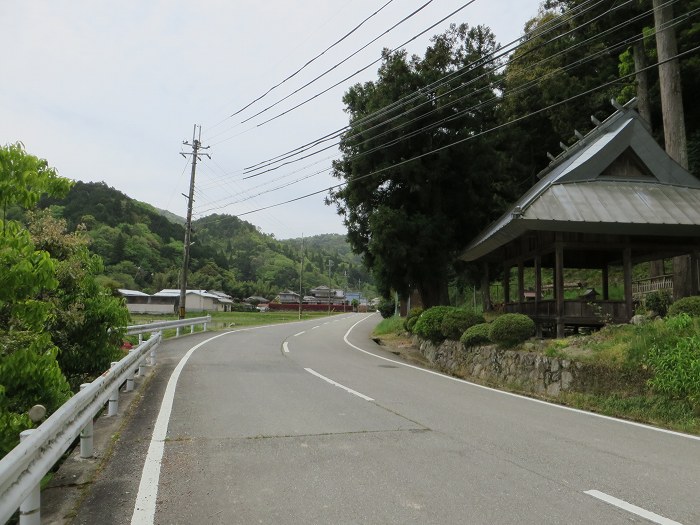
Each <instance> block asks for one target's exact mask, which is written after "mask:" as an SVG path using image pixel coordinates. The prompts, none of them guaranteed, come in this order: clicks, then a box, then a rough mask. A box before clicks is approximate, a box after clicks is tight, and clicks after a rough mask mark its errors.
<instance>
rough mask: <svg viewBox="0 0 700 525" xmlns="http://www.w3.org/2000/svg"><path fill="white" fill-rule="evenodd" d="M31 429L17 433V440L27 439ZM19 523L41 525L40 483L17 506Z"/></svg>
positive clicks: (21, 524)
mask: <svg viewBox="0 0 700 525" xmlns="http://www.w3.org/2000/svg"><path fill="white" fill-rule="evenodd" d="M32 432H34V430H33V429H29V430H25V431H24V432H21V433H20V435H19V440H20V441H24V440H25V439H27V438H28V437H29V436H30V435H31V434H32ZM19 525H41V485H39V484H37V486H36V487H34V488H33V489H32V491H31V493H30V494H29V496H27V499H25V500H24V501H23V502H22V504H21V505H20V506H19Z"/></svg>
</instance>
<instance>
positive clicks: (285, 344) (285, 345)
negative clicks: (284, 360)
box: [282, 341, 289, 354]
mask: <svg viewBox="0 0 700 525" xmlns="http://www.w3.org/2000/svg"><path fill="white" fill-rule="evenodd" d="M282 348H283V349H284V351H285V353H287V354H288V353H289V343H287V341H285V342H284V343H283V344H282Z"/></svg>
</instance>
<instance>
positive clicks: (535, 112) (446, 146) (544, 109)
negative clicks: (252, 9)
mask: <svg viewBox="0 0 700 525" xmlns="http://www.w3.org/2000/svg"><path fill="white" fill-rule="evenodd" d="M698 50H700V46H696V47H694V48H692V49H689V50H687V51H684V52H682V53H678V54H676V55H675V56H673V57H670V58H668V59H666V60H663V61H660V62H657V63H656V64H653V65H651V66H647V67H645V68H643V69H641V70H639V71H636V72H634V73H629V74H627V75H623V76H621V77H620V78H618V79H615V80H611V81H609V82H605V83H603V84H600V85H598V86H596V87H594V88H591V89H588V90H586V91H584V92H582V93H579V94H577V95H573V96H571V97H569V98H567V99H565V100H562V101H559V102H555V103H553V104H550V105H549V106H547V107H545V108H541V109H538V110H536V111H533V112H531V113H528V114H527V115H523V116H522V117H518V118H515V119H513V120H510V121H508V122H505V123H503V124H499V125H497V126H494V127H492V128H489V129H487V130H485V131H482V132H480V133H477V134H475V135H471V136H469V137H465V138H463V139H460V140H457V141H454V142H452V143H450V144H446V145H445V146H442V147H440V148H437V149H434V150H431V151H428V152H426V153H423V154H421V155H417V156H415V157H411V158H410V159H406V160H403V161H401V162H397V163H396V164H393V165H391V166H387V167H385V168H381V169H378V170H375V171H373V172H370V173H367V174H365V175H360V176H358V177H355V178H353V179H352V180H351V181H345V182H341V183H339V184H335V185H333V186H329V187H327V188H324V189H322V190H318V191H315V192H312V193H308V194H306V195H302V196H299V197H295V198H294V199H289V200H286V201H283V202H279V203H276V204H271V205H269V206H265V207H262V208H259V209H257V210H251V211H248V212H245V213H244V214H241V215H250V214H252V213H257V212H259V211H263V210H269V209H271V208H276V207H279V206H284V205H285V204H290V203H292V202H297V201H299V200H302V199H306V198H309V197H313V196H314V195H319V194H321V193H324V192H327V191H333V190H335V189H338V188H342V187H343V186H346V185H347V184H349V183H350V182H356V181H359V180H363V179H366V178H369V177H371V176H373V175H377V174H379V173H383V172H385V171H388V170H391V169H394V168H398V167H400V166H402V165H404V164H408V163H409V162H414V161H416V160H419V159H421V158H423V157H427V156H428V155H434V154H435V153H438V152H440V151H443V150H446V149H448V148H451V147H454V146H456V145H458V144H462V143H464V142H467V141H470V140H474V139H476V138H479V137H481V136H483V135H486V134H488V133H492V132H494V131H498V130H500V129H503V128H505V127H508V126H511V125H513V124H517V123H518V122H522V121H523V120H526V119H528V118H530V117H533V116H535V115H539V114H541V113H544V112H545V111H549V110H550V109H553V108H556V107H558V106H561V105H564V104H567V103H569V102H572V101H574V100H576V99H579V98H581V97H584V96H586V95H590V94H591V93H594V92H596V91H598V90H600V89H603V88H606V87H609V86H611V85H613V84H616V83H618V82H619V81H620V80H623V79H627V78H631V77H634V76H635V75H636V74H637V73H641V72H643V71H648V70H650V69H653V68H655V67H658V66H659V65H661V64H665V63H666V62H670V61H672V60H676V59H678V58H681V57H683V56H686V55H689V54H691V53H694V52H696V51H698ZM239 216H240V215H239Z"/></svg>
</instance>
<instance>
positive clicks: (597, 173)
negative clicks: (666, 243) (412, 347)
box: [460, 100, 700, 261]
mask: <svg viewBox="0 0 700 525" xmlns="http://www.w3.org/2000/svg"><path fill="white" fill-rule="evenodd" d="M634 102H635V101H634V100H633V101H631V102H630V103H628V104H627V105H625V106H624V107H622V106H617V107H618V111H617V112H616V113H614V114H613V115H612V116H610V117H609V118H608V119H607V120H606V121H605V122H603V123H601V124H599V125H598V126H597V127H596V128H595V129H593V131H591V132H590V133H589V134H588V135H586V136H585V137H582V138H581V140H579V141H578V142H577V143H576V144H574V145H573V146H571V147H569V148H566V150H565V151H564V152H563V153H562V154H561V155H559V156H558V157H556V158H555V159H553V160H552V162H551V163H550V165H549V166H548V167H547V168H546V169H545V170H543V171H542V172H540V174H539V175H538V177H539V178H540V180H539V182H537V184H535V185H534V186H533V187H532V188H530V189H529V190H528V191H527V192H526V193H525V194H524V195H523V196H522V197H521V198H520V199H518V201H517V202H516V203H515V204H514V205H513V206H512V207H511V208H510V209H509V210H508V211H507V212H506V213H505V214H503V215H502V216H501V217H500V218H499V219H498V220H496V221H495V222H493V223H492V224H491V225H490V226H488V227H487V228H486V229H485V230H484V231H483V232H482V233H481V234H480V235H479V236H478V237H476V238H475V239H474V240H473V241H472V242H471V243H470V244H469V246H468V247H467V248H466V249H465V250H464V252H462V255H461V256H460V258H461V259H463V260H465V261H474V260H476V259H479V258H481V257H483V256H485V255H488V254H489V253H491V252H492V251H494V250H496V249H497V248H499V247H501V246H503V245H504V244H506V243H508V242H510V241H511V240H513V239H516V238H517V237H519V236H520V235H522V234H523V233H525V232H526V231H532V230H547V231H576V232H586V233H617V234H630V235H634V234H648V235H688V234H695V235H700V180H698V179H696V178H695V177H694V176H693V175H691V174H690V173H689V172H688V171H686V170H685V169H683V168H682V167H681V166H680V165H678V164H677V163H676V162H675V161H674V160H673V159H671V157H669V156H668V155H667V154H666V152H665V151H664V150H663V149H662V148H661V147H660V146H659V145H658V144H657V143H656V141H655V140H654V138H653V137H652V136H651V134H650V133H649V131H648V129H647V127H646V124H645V123H644V122H643V121H642V119H641V117H640V116H639V115H638V114H637V113H636V112H635V111H634V110H633V109H632V107H633V105H634Z"/></svg>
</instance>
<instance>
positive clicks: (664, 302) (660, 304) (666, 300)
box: [644, 290, 673, 317]
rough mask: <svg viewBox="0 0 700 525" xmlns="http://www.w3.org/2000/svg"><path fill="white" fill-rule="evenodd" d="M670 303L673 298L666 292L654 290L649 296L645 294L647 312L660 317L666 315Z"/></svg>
mask: <svg viewBox="0 0 700 525" xmlns="http://www.w3.org/2000/svg"><path fill="white" fill-rule="evenodd" d="M672 302H673V297H672V296H671V293H670V292H669V291H668V290H656V291H654V292H651V293H650V294H647V296H646V297H645V298H644V304H645V306H646V307H647V308H648V309H649V310H651V311H653V312H656V314H657V315H660V316H661V317H664V316H665V315H666V313H667V312H668V308H669V306H671V303H672Z"/></svg>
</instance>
